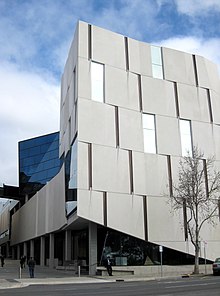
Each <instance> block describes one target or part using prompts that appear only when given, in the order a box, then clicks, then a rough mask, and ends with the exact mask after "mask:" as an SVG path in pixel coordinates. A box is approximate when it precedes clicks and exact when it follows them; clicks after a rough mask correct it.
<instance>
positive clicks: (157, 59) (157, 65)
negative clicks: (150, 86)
mask: <svg viewBox="0 0 220 296" xmlns="http://www.w3.org/2000/svg"><path fill="white" fill-rule="evenodd" d="M151 61H152V75H153V77H154V78H159V79H163V61H162V55H161V48H160V47H158V46H151Z"/></svg>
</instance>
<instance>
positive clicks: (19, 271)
mask: <svg viewBox="0 0 220 296" xmlns="http://www.w3.org/2000/svg"><path fill="white" fill-rule="evenodd" d="M18 273H19V275H18V277H19V279H21V267H19V269H18Z"/></svg>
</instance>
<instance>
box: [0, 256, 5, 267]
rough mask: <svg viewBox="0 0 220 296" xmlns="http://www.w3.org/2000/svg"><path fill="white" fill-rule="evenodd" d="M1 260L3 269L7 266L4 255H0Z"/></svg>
mask: <svg viewBox="0 0 220 296" xmlns="http://www.w3.org/2000/svg"><path fill="white" fill-rule="evenodd" d="M0 258H1V266H2V267H3V266H4V265H5V257H4V255H2V254H1V255H0Z"/></svg>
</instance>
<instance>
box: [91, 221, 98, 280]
mask: <svg viewBox="0 0 220 296" xmlns="http://www.w3.org/2000/svg"><path fill="white" fill-rule="evenodd" d="M96 267H97V225H96V224H95V223H93V222H89V274H90V275H95V274H96Z"/></svg>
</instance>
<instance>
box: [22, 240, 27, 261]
mask: <svg viewBox="0 0 220 296" xmlns="http://www.w3.org/2000/svg"><path fill="white" fill-rule="evenodd" d="M23 255H24V256H26V258H27V243H26V242H25V243H24V253H23Z"/></svg>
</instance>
